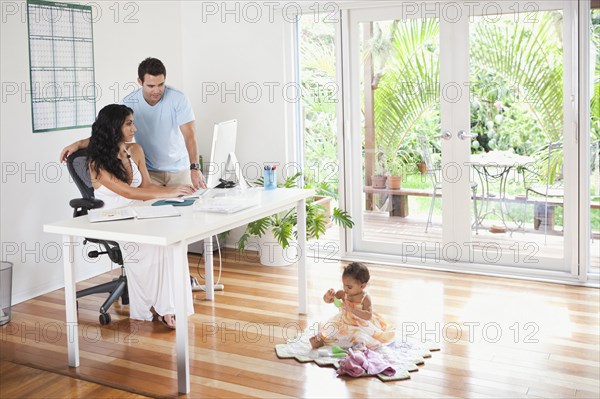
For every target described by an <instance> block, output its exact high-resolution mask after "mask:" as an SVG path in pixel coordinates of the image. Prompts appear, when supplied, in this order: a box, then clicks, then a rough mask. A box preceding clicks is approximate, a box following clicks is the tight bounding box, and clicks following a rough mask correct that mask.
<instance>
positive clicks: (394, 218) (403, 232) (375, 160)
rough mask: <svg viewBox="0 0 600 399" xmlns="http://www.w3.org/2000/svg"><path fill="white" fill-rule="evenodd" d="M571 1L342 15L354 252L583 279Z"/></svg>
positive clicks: (411, 6) (417, 6) (437, 5)
mask: <svg viewBox="0 0 600 399" xmlns="http://www.w3.org/2000/svg"><path fill="white" fill-rule="evenodd" d="M573 3H574V2H571V1H546V2H543V1H539V2H535V1H533V2H527V3H525V4H523V2H477V3H475V2H465V3H457V2H444V1H436V2H422V3H413V2H406V3H400V2H399V3H397V5H394V6H381V7H373V8H369V9H351V10H348V11H347V12H345V13H344V14H343V15H344V22H345V26H347V29H344V30H343V34H342V54H343V57H344V59H343V61H344V65H346V66H347V67H346V68H345V69H344V72H343V74H344V76H347V77H348V78H347V79H344V92H345V93H347V94H346V96H345V97H344V107H343V108H344V110H345V111H344V131H345V132H346V133H345V134H346V141H345V143H346V146H345V157H346V159H348V160H350V162H349V163H347V164H349V165H351V166H350V167H349V168H348V169H347V170H346V171H345V172H346V175H345V181H346V193H347V197H348V200H349V201H348V203H349V204H350V209H351V212H352V215H353V217H354V218H355V219H357V220H359V223H357V224H356V227H355V228H354V229H353V230H352V232H351V233H350V234H351V235H350V238H349V244H350V248H351V251H350V252H352V253H355V254H363V255H367V254H378V256H381V255H383V256H386V255H387V256H392V257H395V258H396V259H397V257H400V259H402V261H403V262H406V263H412V264H429V265H431V264H436V265H439V266H440V267H447V266H452V267H453V268H457V267H459V268H461V269H463V270H473V269H489V268H490V267H493V268H495V267H497V266H501V267H502V268H504V269H505V270H508V268H516V269H515V271H516V272H517V273H519V274H528V273H530V274H532V275H536V274H539V273H547V272H548V271H551V272H556V273H560V274H563V275H564V274H565V273H571V274H573V275H576V274H577V273H578V258H577V229H578V217H577V201H578V196H577V192H578V189H577V187H578V179H577V164H578V163H577V162H578V160H577V153H578V145H579V144H578V141H577V123H576V121H577V103H576V99H577V84H578V82H577V64H576V61H575V60H576V58H577V54H576V43H577V35H576V31H575V23H574V21H575V19H576V11H575V10H576V4H573ZM550 143H552V145H556V147H553V146H550ZM548 149H552V151H549V150H548ZM548 154H550V155H548ZM549 158H550V159H551V161H552V162H549V161H547V160H548V159H549ZM481 159H487V161H476V160H481ZM490 159H491V160H490ZM499 159H501V160H499ZM424 161H427V162H426V164H427V165H426V166H427V170H424V169H419V168H418V167H417V163H418V162H424ZM548 164H551V165H552V172H551V173H550V172H549V171H550V167H549V166H547V165H548ZM557 171H558V172H557ZM393 175H401V176H402V182H401V185H400V188H397V186H393V185H392V184H393V179H391V178H390V177H389V176H393ZM381 176H387V178H386V179H385V180H386V182H385V183H383V182H382V180H383V179H382V178H381ZM535 185H538V186H539V185H541V186H546V187H550V188H552V189H557V190H563V191H562V192H561V193H562V195H558V196H555V197H550V196H549V195H548V191H549V190H546V191H545V192H542V193H541V194H539V193H537V194H534V192H533V191H531V189H532V188H533V187H534V186H535ZM544 194H545V195H544ZM559 194H560V193H559Z"/></svg>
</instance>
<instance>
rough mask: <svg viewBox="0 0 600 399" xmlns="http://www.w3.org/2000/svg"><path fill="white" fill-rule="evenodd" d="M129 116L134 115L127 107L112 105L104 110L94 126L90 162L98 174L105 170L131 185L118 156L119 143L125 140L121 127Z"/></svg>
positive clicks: (90, 145)
mask: <svg viewBox="0 0 600 399" xmlns="http://www.w3.org/2000/svg"><path fill="white" fill-rule="evenodd" d="M129 115H133V110H132V109H131V108H129V107H128V106H126V105H120V104H110V105H107V106H106V107H104V108H102V109H101V110H100V112H98V117H97V118H96V121H95V122H94V124H93V125H92V137H91V138H90V143H89V145H88V160H89V161H93V163H92V164H91V168H92V170H93V171H94V172H95V173H96V174H99V173H100V170H105V171H107V172H108V173H111V174H112V175H113V176H115V177H116V178H117V179H119V180H122V181H124V182H125V183H129V181H128V180H129V179H128V177H127V171H126V170H125V168H124V167H123V163H122V162H121V161H120V160H119V158H118V155H119V143H120V142H121V141H122V140H123V133H122V131H121V127H122V126H123V124H124V123H125V119H126V118H127V117H128V116H129Z"/></svg>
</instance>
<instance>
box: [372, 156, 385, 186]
mask: <svg viewBox="0 0 600 399" xmlns="http://www.w3.org/2000/svg"><path fill="white" fill-rule="evenodd" d="M386 170H387V169H386V157H385V154H384V153H383V152H382V151H378V152H377V160H376V161H375V170H374V171H373V176H371V186H372V187H373V188H385V183H386V180H387V176H386Z"/></svg>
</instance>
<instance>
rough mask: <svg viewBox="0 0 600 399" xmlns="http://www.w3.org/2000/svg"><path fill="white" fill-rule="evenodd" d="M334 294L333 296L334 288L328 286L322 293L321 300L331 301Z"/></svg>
mask: <svg viewBox="0 0 600 399" xmlns="http://www.w3.org/2000/svg"><path fill="white" fill-rule="evenodd" d="M334 296H335V290H334V289H333V288H330V289H329V290H327V292H326V293H325V295H323V300H324V301H325V302H326V303H331V302H333V298H334Z"/></svg>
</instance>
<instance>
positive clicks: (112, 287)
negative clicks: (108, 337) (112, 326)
mask: <svg viewBox="0 0 600 399" xmlns="http://www.w3.org/2000/svg"><path fill="white" fill-rule="evenodd" d="M106 292H108V293H110V295H109V296H108V298H107V299H106V301H104V303H103V304H102V306H100V317H99V320H100V324H101V325H103V326H104V325H106V324H108V323H110V314H108V309H109V308H110V307H111V306H112V304H113V303H115V302H116V301H117V300H118V299H119V298H121V303H122V304H123V305H128V304H129V293H128V291H127V277H126V276H124V275H122V276H119V278H117V279H114V280H113V281H109V282H108V283H104V284H100V285H97V286H95V287H90V288H86V289H84V290H81V291H77V298H82V297H84V296H88V295H93V294H103V293H106Z"/></svg>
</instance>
